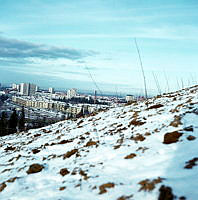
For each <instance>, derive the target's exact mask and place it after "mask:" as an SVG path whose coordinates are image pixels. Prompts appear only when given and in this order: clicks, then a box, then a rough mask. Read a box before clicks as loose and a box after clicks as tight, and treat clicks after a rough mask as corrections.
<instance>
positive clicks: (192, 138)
mask: <svg viewBox="0 0 198 200" xmlns="http://www.w3.org/2000/svg"><path fill="white" fill-rule="evenodd" d="M187 139H188V140H190V141H191V140H195V139H196V137H195V136H193V135H189V136H188V137H187Z"/></svg>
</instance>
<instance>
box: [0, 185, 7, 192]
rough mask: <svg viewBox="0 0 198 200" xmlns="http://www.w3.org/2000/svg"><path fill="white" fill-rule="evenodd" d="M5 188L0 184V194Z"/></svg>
mask: <svg viewBox="0 0 198 200" xmlns="http://www.w3.org/2000/svg"><path fill="white" fill-rule="evenodd" d="M6 187H7V185H6V184H5V183H1V184H0V192H2V191H3V190H4V189H5V188H6Z"/></svg>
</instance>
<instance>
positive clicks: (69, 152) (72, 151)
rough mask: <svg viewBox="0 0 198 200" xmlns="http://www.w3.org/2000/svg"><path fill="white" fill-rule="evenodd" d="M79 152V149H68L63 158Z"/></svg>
mask: <svg viewBox="0 0 198 200" xmlns="http://www.w3.org/2000/svg"><path fill="white" fill-rule="evenodd" d="M77 152H78V149H72V150H71V151H68V152H67V153H66V154H64V156H63V159H66V158H70V157H71V156H73V155H74V154H76V153H77Z"/></svg>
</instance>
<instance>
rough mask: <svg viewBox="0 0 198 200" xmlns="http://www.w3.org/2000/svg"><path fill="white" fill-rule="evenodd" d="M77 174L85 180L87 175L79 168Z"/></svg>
mask: <svg viewBox="0 0 198 200" xmlns="http://www.w3.org/2000/svg"><path fill="white" fill-rule="evenodd" d="M79 174H80V175H81V176H83V178H84V180H87V179H88V178H89V177H88V176H87V173H85V172H84V171H83V170H80V172H79Z"/></svg>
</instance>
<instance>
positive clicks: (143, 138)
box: [131, 133, 146, 142]
mask: <svg viewBox="0 0 198 200" xmlns="http://www.w3.org/2000/svg"><path fill="white" fill-rule="evenodd" d="M131 139H132V140H134V141H135V142H138V141H140V142H142V141H144V140H145V139H146V138H145V137H144V136H143V135H141V134H139V133H138V134H137V135H136V136H132V137H131Z"/></svg>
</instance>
